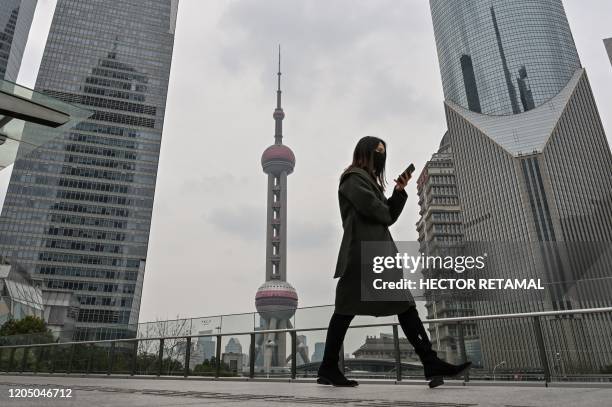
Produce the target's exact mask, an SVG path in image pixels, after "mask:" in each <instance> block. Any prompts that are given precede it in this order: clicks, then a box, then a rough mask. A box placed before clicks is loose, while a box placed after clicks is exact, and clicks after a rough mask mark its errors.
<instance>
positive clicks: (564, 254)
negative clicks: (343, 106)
mask: <svg viewBox="0 0 612 407" xmlns="http://www.w3.org/2000/svg"><path fill="white" fill-rule="evenodd" d="M430 6H431V13H432V18H433V25H434V33H435V37H436V44H437V49H438V57H439V61H440V71H441V75H442V83H443V90H444V97H445V102H444V106H445V113H446V121H447V126H448V132H447V134H446V136H445V137H444V139H445V140H444V141H445V143H447V144H448V147H449V150H448V151H449V152H450V157H451V160H452V164H453V166H454V173H455V182H456V186H457V189H456V193H457V198H458V202H459V205H460V210H459V211H460V214H461V220H462V229H461V230H462V233H463V240H464V241H465V242H488V243H491V242H492V243H498V245H497V246H496V247H500V245H499V244H501V245H506V247H522V248H525V250H524V253H523V254H524V256H521V257H520V258H517V257H514V258H512V259H509V258H506V259H505V260H506V261H505V262H504V264H496V265H495V267H494V269H495V270H494V271H495V273H496V275H497V276H501V277H505V278H544V277H545V280H546V281H547V283H548V284H547V286H546V291H545V296H544V298H537V299H536V298H535V296H532V295H531V294H530V293H527V292H524V291H518V292H516V293H515V295H513V296H507V297H503V298H501V299H499V300H493V301H480V302H479V301H475V302H474V303H473V306H474V310H475V312H476V314H506V313H522V312H531V311H548V310H552V311H554V310H570V309H578V308H598V307H606V306H610V304H611V302H610V299H609V295H607V294H605V293H609V291H610V290H612V271H611V270H612V250H610V249H611V247H612V154H611V152H610V146H609V144H608V141H607V138H606V135H605V132H604V128H603V125H602V122H601V119H600V116H599V112H598V109H597V106H596V104H595V100H594V97H593V93H592V91H591V87H590V83H589V79H588V76H587V73H586V71H585V69H584V68H582V67H581V65H580V61H579V59H578V54H577V51H576V47H575V45H574V41H573V39H572V34H571V31H570V28H569V25H568V22H567V18H566V16H565V12H564V9H563V4H562V2H561V0H512V1H509V0H486V1H485V0H470V1H468V0H452V1H451V0H430ZM519 245H521V246H519ZM542 325H543V330H544V336H545V338H544V339H545V341H546V343H549V344H551V345H550V350H547V352H548V351H550V352H551V355H548V358H549V360H555V361H559V363H557V368H555V367H553V370H555V369H558V366H563V369H564V374H565V373H571V372H581V371H585V370H590V371H598V370H600V369H603V368H605V366H606V365H609V364H611V363H612V342H611V341H610V338H611V337H612V323H611V322H610V320H609V318H608V317H606V316H603V315H592V316H573V317H571V318H565V317H550V318H544V319H543V320H542ZM477 330H478V332H477V334H478V337H479V338H480V341H481V345H482V348H481V349H482V357H483V360H482V363H483V365H484V367H485V368H488V369H491V368H493V366H495V365H496V364H497V363H499V362H500V361H504V362H505V363H504V368H506V369H510V370H512V371H513V372H523V373H525V374H531V373H537V372H538V370H537V369H540V360H539V355H538V353H537V351H536V349H537V344H536V336H535V334H534V327H533V324H532V322H531V321H527V320H508V321H503V322H502V321H481V322H478V323H477ZM557 373H559V372H558V371H557V372H555V371H553V374H557Z"/></svg>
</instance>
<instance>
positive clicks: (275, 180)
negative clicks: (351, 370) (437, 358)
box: [255, 47, 308, 373]
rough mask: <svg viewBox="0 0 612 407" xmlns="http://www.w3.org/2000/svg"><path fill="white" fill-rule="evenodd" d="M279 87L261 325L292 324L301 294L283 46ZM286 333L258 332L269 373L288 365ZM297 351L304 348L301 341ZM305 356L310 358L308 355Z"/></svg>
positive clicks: (260, 356)
mask: <svg viewBox="0 0 612 407" xmlns="http://www.w3.org/2000/svg"><path fill="white" fill-rule="evenodd" d="M277 75H278V89H277V91H276V109H275V110H274V114H273V115H272V117H274V122H275V131H274V144H272V145H271V146H270V147H268V148H266V149H265V150H264V152H263V154H262V155H261V166H262V168H263V171H264V173H266V174H267V175H268V198H267V200H268V202H267V221H266V224H267V228H266V281H265V282H264V283H263V284H262V285H261V286H260V287H259V289H258V290H257V294H256V295H255V307H256V308H257V312H258V313H259V315H260V329H287V328H289V329H290V328H292V325H291V321H290V320H291V317H293V315H294V314H295V310H296V308H297V304H298V296H297V292H296V291H295V288H293V286H292V285H291V284H289V283H288V282H287V175H289V174H291V173H292V172H293V168H294V166H295V155H294V154H293V151H291V149H290V148H289V147H287V146H286V145H284V144H283V119H284V118H285V113H284V112H283V108H282V107H281V89H280V83H281V72H280V47H279V50H278V74H277ZM286 337H287V334H285V333H278V334H277V333H268V334H263V335H258V338H257V343H256V347H257V350H256V352H257V357H256V365H257V366H258V367H260V368H262V367H263V370H264V371H265V372H266V373H269V372H270V371H273V370H275V368H281V369H282V368H284V367H286V366H287V360H288V359H290V358H289V357H287V356H286V350H287V346H286V345H287V343H286ZM297 348H298V352H299V351H301V350H303V349H305V345H304V344H301V343H300V344H298V346H297ZM302 353H304V354H303V355H301V356H302V359H303V360H304V361H305V362H307V361H308V355H307V354H306V352H300V354H302Z"/></svg>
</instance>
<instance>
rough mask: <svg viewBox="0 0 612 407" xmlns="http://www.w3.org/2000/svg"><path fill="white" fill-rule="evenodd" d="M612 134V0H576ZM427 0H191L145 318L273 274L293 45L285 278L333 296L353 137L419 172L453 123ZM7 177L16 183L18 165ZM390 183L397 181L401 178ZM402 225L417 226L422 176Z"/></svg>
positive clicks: (400, 234) (224, 297) (211, 307)
mask: <svg viewBox="0 0 612 407" xmlns="http://www.w3.org/2000/svg"><path fill="white" fill-rule="evenodd" d="M564 3H565V7H566V11H567V14H568V18H569V22H570V26H571V28H572V31H573V34H574V39H575V41H576V44H577V47H578V52H579V54H580V58H581V61H582V64H583V66H584V67H586V69H587V72H588V75H589V78H590V81H591V85H592V87H593V90H594V93H595V98H596V100H597V103H598V107H599V111H600V114H601V116H602V119H603V121H604V125H605V126H606V131H607V134H608V140H610V136H611V135H612V128H611V126H612V124H611V122H612V114H611V113H612V89H611V88H612V67H611V66H610V62H609V60H608V57H607V55H606V53H605V48H604V46H603V43H602V38H604V37H612V23H611V21H612V2H610V1H609V0H589V1H588V2H585V1H583V0H565V1H564ZM38 4H39V5H38V9H37V12H36V15H35V18H34V23H33V27H32V30H31V32H30V38H29V42H28V47H27V49H26V53H25V55H24V59H23V63H22V67H21V72H20V76H19V82H20V83H21V84H23V85H26V86H30V87H33V86H34V83H35V78H36V73H37V71H38V67H39V64H40V59H41V56H42V52H43V49H44V44H45V41H46V36H47V33H48V30H49V26H50V23H51V17H52V13H53V10H54V6H55V1H54V0H39V1H38ZM428 4H429V3H428V2H427V1H426V0H404V1H397V0H377V1H372V0H370V1H355V0H342V1H340V0H335V1H323V0H320V1H319V0H318V1H304V0H302V1H295V2H287V1H282V0H279V1H276V0H274V1H272V0H257V1H255V0H251V1H247V0H234V1H220V0H219V1H213V0H208V1H198V0H181V2H180V6H179V14H178V21H177V31H176V38H175V46H174V57H173V62H172V72H171V77H170V88H169V90H168V101H167V108H168V109H167V112H166V123H165V126H164V133H163V141H162V149H161V156H160V165H159V172H158V180H157V188H156V194H155V204H154V210H153V221H152V228H151V236H150V243H149V252H148V258H147V268H146V275H145V282H144V295H143V300H142V308H141V314H140V320H141V321H148V320H154V319H156V318H161V319H164V318H173V317H175V316H176V315H177V314H178V315H180V316H181V317H187V316H203V315H215V314H225V313H236V312H247V311H253V310H254V296H255V292H256V290H257V288H258V287H259V285H260V284H261V283H262V282H263V281H264V274H265V273H264V269H265V264H264V261H265V220H266V208H265V204H266V202H265V199H266V176H265V174H264V173H263V172H262V169H261V163H260V158H261V153H262V152H263V150H264V149H265V148H266V147H267V146H268V145H269V144H271V143H273V141H274V138H273V134H274V122H273V119H272V112H273V109H274V106H275V87H276V83H275V81H276V64H277V60H276V52H277V51H276V47H277V44H278V43H281V44H282V54H283V55H282V61H283V62H282V63H283V67H282V70H283V83H282V88H283V108H284V110H285V114H286V118H285V121H284V136H285V137H284V138H283V142H284V143H285V144H287V145H288V146H290V147H291V148H292V149H293V151H294V152H295V155H296V167H295V172H294V173H293V174H291V175H290V176H289V181H288V183H289V187H288V206H289V207H288V218H289V219H288V268H287V270H288V280H289V282H290V283H291V284H293V286H294V287H295V288H296V289H297V291H298V295H299V304H300V306H313V305H321V304H330V303H332V302H333V298H334V289H335V283H336V280H333V279H332V275H333V273H334V267H335V264H336V256H337V253H338V248H339V245H340V239H341V236H342V226H341V220H340V213H339V210H338V202H337V186H338V176H339V174H340V172H341V171H342V170H343V169H344V168H345V167H346V166H347V165H348V163H349V161H350V159H351V154H352V150H353V148H354V144H355V142H356V141H357V140H358V139H359V138H360V137H362V136H366V135H372V136H378V137H381V138H383V139H384V140H386V141H387V143H388V154H389V157H388V162H387V165H388V171H389V173H390V175H394V174H395V173H398V172H400V171H401V170H403V169H404V168H405V166H406V165H407V164H408V163H410V162H414V163H415V165H416V167H417V173H418V172H420V170H421V168H422V166H423V164H424V163H425V162H426V161H427V159H428V158H429V157H430V156H431V154H432V153H433V152H434V151H435V150H436V148H437V145H438V143H439V140H440V137H441V136H442V134H443V133H444V130H445V128H446V125H445V118H444V111H443V105H442V100H443V96H442V88H441V83H440V73H439V68H438V60H437V55H436V49H435V42H434V37H433V29H432V25H431V15H430V11H429V5H428ZM8 171H9V170H7V171H4V172H3V173H2V175H1V176H0V185H1V186H2V187H3V188H4V189H6V184H7V183H8V178H9V174H8ZM388 181H391V182H392V179H391V176H389V179H388ZM408 193H409V198H408V203H407V205H406V207H405V209H404V213H403V215H402V216H401V217H400V219H399V221H398V222H397V223H396V225H394V226H393V228H392V229H391V232H392V234H393V236H394V238H395V239H396V240H415V239H416V236H417V234H416V231H415V222H416V221H417V219H418V209H417V207H418V205H417V196H416V187H415V184H414V182H412V183H411V185H410V186H409V187H408Z"/></svg>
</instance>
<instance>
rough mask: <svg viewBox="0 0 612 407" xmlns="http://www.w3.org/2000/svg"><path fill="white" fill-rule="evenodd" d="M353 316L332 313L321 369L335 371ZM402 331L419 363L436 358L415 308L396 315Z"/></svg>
mask: <svg viewBox="0 0 612 407" xmlns="http://www.w3.org/2000/svg"><path fill="white" fill-rule="evenodd" d="M354 317H355V316H354V315H343V314H337V313H334V314H333V315H332V317H331V319H330V321H329V327H328V329H327V337H326V338H325V351H324V352H323V360H322V361H321V368H324V369H329V368H331V369H335V368H337V367H338V361H339V359H340V349H341V348H342V343H343V342H344V337H345V335H346V331H347V330H348V328H349V325H350V324H351V321H352V320H353V318H354ZM397 318H398V321H399V323H400V326H401V327H402V331H404V334H405V335H406V338H407V339H408V341H409V342H410V344H411V345H412V346H413V347H414V350H415V352H416V354H417V355H418V356H419V358H420V359H421V361H427V360H431V359H432V358H435V357H436V355H437V354H436V351H434V350H433V349H432V346H431V342H430V341H429V337H428V336H427V332H426V331H425V327H424V326H423V322H422V321H421V318H419V313H418V312H417V310H416V307H410V308H409V309H408V310H407V311H404V312H402V313H401V314H398V315H397Z"/></svg>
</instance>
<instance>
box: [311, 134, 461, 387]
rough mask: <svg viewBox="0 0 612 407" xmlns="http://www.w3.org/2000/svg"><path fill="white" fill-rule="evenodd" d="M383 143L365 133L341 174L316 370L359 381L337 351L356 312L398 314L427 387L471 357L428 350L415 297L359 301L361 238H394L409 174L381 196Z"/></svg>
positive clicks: (327, 377)
mask: <svg viewBox="0 0 612 407" xmlns="http://www.w3.org/2000/svg"><path fill="white" fill-rule="evenodd" d="M386 154H387V152H386V143H385V142H384V141H383V140H381V139H379V138H376V137H363V138H362V139H361V140H359V142H358V143H357V146H356V147H355V151H354V153H353V162H352V164H351V165H350V166H349V167H348V168H347V169H346V170H344V172H343V173H342V175H341V177H340V187H339V189H338V200H339V204H340V214H341V216H342V227H343V228H344V236H343V237H342V243H341V246H340V253H339V255H338V262H337V264H336V272H335V275H334V278H338V277H339V280H338V283H337V285H336V300H335V308H334V313H333V315H332V317H331V320H330V321H329V328H328V330H327V337H326V340H325V351H324V353H323V360H322V362H321V366H320V367H319V371H318V376H319V377H318V379H317V383H319V384H331V385H334V386H357V385H358V383H357V381H355V380H348V379H347V378H346V377H345V376H344V374H343V373H342V372H341V371H340V369H339V367H338V360H339V353H340V349H341V348H342V343H343V341H344V336H345V334H346V331H347V330H348V327H349V324H350V323H351V321H352V320H353V318H354V316H355V315H373V316H377V317H378V316H386V315H397V317H398V320H399V323H400V325H401V327H402V330H403V331H404V334H405V335H406V337H407V338H408V341H409V342H410V344H411V345H412V346H413V347H414V350H415V353H416V354H417V355H418V356H419V358H420V360H421V362H422V363H423V369H424V373H425V378H426V379H427V380H429V381H430V382H429V387H436V386H439V385H441V384H443V383H444V381H443V377H452V376H456V375H459V374H461V373H463V372H464V371H466V370H467V369H468V368H469V367H470V365H471V362H467V363H464V364H462V365H452V364H450V363H447V362H445V361H443V360H441V359H439V358H438V356H437V354H436V351H435V350H433V349H432V344H431V342H430V341H429V337H428V336H427V332H426V331H425V328H424V327H423V323H422V321H421V319H420V318H419V314H418V312H417V310H416V305H415V303H414V299H413V298H412V295H411V294H410V292H409V291H407V290H405V295H406V300H405V301H362V300H361V270H360V267H361V264H360V263H361V261H360V260H361V259H360V250H361V242H362V241H377V242H391V243H392V242H393V238H392V237H391V234H390V233H389V229H388V227H389V226H390V225H392V224H393V223H395V221H396V220H397V218H398V217H399V215H400V213H401V212H402V209H403V208H404V205H405V203H406V199H407V197H408V195H407V193H406V191H405V190H404V188H405V187H406V184H407V183H408V180H409V179H410V174H406V173H404V174H402V175H401V176H400V177H398V179H396V180H394V181H395V183H396V184H395V187H394V189H393V194H392V195H391V197H390V198H389V199H387V198H385V195H384V188H385V161H386Z"/></svg>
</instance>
